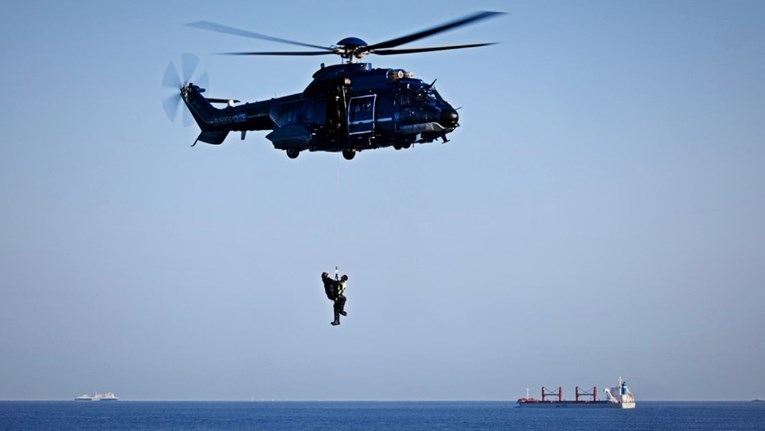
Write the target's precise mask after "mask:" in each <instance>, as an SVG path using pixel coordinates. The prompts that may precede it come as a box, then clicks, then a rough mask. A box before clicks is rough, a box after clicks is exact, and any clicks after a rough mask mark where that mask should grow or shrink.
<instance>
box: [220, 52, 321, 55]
mask: <svg viewBox="0 0 765 431" xmlns="http://www.w3.org/2000/svg"><path fill="white" fill-rule="evenodd" d="M334 53H335V52H334V51H259V52H223V53H221V54H222V55H295V56H304V55H329V54H334Z"/></svg>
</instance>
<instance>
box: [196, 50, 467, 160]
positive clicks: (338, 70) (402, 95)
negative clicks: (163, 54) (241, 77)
mask: <svg viewBox="0 0 765 431" xmlns="http://www.w3.org/2000/svg"><path fill="white" fill-rule="evenodd" d="M313 78H314V79H313V81H312V82H311V83H310V84H309V85H308V86H307V87H306V89H305V90H304V91H303V92H302V93H298V94H293V95H289V96H284V97H279V98H274V99H270V100H266V101H259V102H251V103H244V104H239V105H234V104H233V103H229V106H227V107H224V108H220V109H219V108H215V107H214V106H213V105H212V104H211V103H210V101H211V100H212V101H216V102H219V101H220V100H218V99H205V98H204V96H202V94H201V93H202V92H204V89H202V88H199V87H197V86H195V85H193V84H188V85H186V86H184V87H183V88H182V89H181V94H182V96H183V99H184V101H185V102H186V105H187V106H188V107H189V110H190V111H191V113H192V115H193V116H194V118H195V120H196V121H197V123H198V124H199V126H200V128H201V129H202V133H201V134H200V135H199V138H197V141H202V142H207V143H210V144H220V143H222V142H223V141H224V140H225V138H226V136H227V135H228V133H229V132H232V131H240V132H242V139H244V136H245V133H246V132H247V131H250V130H253V131H255V130H271V132H270V133H269V134H268V135H266V138H268V139H269V140H270V141H271V142H272V144H273V145H274V147H275V148H276V149H280V150H285V151H286V152H287V155H288V156H289V157H290V158H295V157H297V156H298V155H299V153H300V152H301V151H305V150H308V151H332V152H342V153H343V156H344V157H345V158H346V159H351V158H353V156H354V155H355V153H356V152H359V151H363V150H369V149H375V148H383V147H391V146H392V147H394V148H396V149H401V148H409V147H410V146H411V145H412V144H414V143H427V142H433V141H434V140H436V139H439V138H440V139H442V140H443V141H444V142H446V141H447V139H446V135H447V134H448V133H450V132H452V131H454V130H455V129H456V128H457V127H458V126H459V124H458V119H459V116H458V114H457V111H456V110H454V108H452V106H451V105H450V104H449V103H448V102H446V101H445V100H444V99H443V98H442V97H441V96H440V95H439V94H438V92H437V91H436V89H435V88H434V87H433V85H432V84H427V83H425V82H423V81H422V80H420V79H416V78H414V76H413V74H411V73H410V72H405V71H403V70H400V69H373V68H372V67H371V65H370V64H369V63H345V64H338V65H332V66H327V67H324V66H323V65H322V68H321V69H319V70H318V71H317V72H316V73H314V75H313Z"/></svg>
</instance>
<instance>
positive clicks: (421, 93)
mask: <svg viewBox="0 0 765 431" xmlns="http://www.w3.org/2000/svg"><path fill="white" fill-rule="evenodd" d="M414 100H415V102H434V103H437V102H440V101H442V100H443V99H441V95H439V94H438V92H437V91H436V90H435V89H434V88H427V89H423V90H418V91H415V92H414Z"/></svg>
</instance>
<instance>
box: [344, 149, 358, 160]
mask: <svg viewBox="0 0 765 431" xmlns="http://www.w3.org/2000/svg"><path fill="white" fill-rule="evenodd" d="M343 157H345V160H353V158H354V157H356V152H355V151H353V150H343Z"/></svg>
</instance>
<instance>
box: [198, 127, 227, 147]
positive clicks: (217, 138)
mask: <svg viewBox="0 0 765 431" xmlns="http://www.w3.org/2000/svg"><path fill="white" fill-rule="evenodd" d="M227 135H228V130H223V131H217V130H216V131H206V132H202V133H200V134H199V137H198V138H197V140H196V141H194V145H196V143H197V142H199V141H202V142H206V143H208V144H213V145H220V144H221V143H223V140H224V139H226V136H227Z"/></svg>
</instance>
